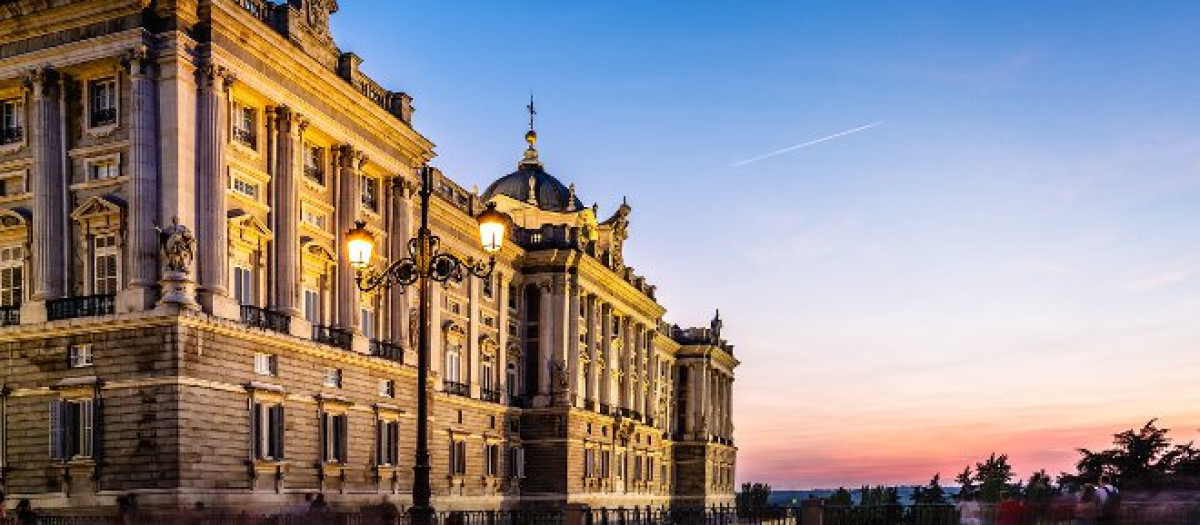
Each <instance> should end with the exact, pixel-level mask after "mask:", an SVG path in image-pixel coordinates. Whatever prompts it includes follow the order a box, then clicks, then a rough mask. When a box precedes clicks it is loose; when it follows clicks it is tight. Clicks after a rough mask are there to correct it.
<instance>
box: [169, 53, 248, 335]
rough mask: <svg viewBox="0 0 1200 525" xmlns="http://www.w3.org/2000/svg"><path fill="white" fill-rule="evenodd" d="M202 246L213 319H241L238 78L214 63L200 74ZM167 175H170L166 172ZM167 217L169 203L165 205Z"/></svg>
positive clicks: (206, 300)
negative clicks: (236, 267) (232, 206)
mask: <svg viewBox="0 0 1200 525" xmlns="http://www.w3.org/2000/svg"><path fill="white" fill-rule="evenodd" d="M196 83H197V85H198V87H199V91H198V98H197V100H196V126H195V129H196V136H195V144H196V154H195V155H196V157H195V176H196V182H195V183H196V187H197V188H198V189H199V191H197V192H196V206H195V209H196V223H195V224H196V241H197V244H199V246H200V250H199V253H198V256H199V257H198V264H197V267H198V268H197V275H198V278H197V281H198V284H199V286H198V287H197V292H198V295H199V299H200V304H201V307H202V308H203V309H204V310H206V311H208V312H209V313H210V314H212V315H215V316H218V317H225V318H229V319H237V318H238V316H239V315H240V314H239V310H238V307H237V306H238V305H237V302H236V301H235V300H234V299H233V298H232V297H230V294H229V267H228V264H229V224H228V222H227V219H226V213H227V211H226V210H227V203H226V200H227V198H226V194H225V191H226V189H225V187H226V182H225V181H226V178H227V174H226V166H225V145H226V142H227V139H226V133H227V130H228V128H229V126H228V122H229V118H228V114H229V108H228V95H229V88H230V86H232V84H233V76H232V75H230V74H229V73H228V72H227V71H226V70H225V69H224V68H221V67H219V66H217V65H215V64H213V63H212V62H211V61H209V62H206V63H203V64H201V66H200V67H199V68H197V70H196ZM164 173H165V171H164ZM163 209H164V212H165V210H166V204H165V203H164V208H163Z"/></svg>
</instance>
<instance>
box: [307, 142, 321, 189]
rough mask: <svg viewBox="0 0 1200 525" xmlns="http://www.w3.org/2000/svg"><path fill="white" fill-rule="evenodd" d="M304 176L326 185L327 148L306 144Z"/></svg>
mask: <svg viewBox="0 0 1200 525" xmlns="http://www.w3.org/2000/svg"><path fill="white" fill-rule="evenodd" d="M304 176H305V177H306V178H308V180H311V181H313V182H315V183H317V184H320V185H322V186H324V185H325V150H324V149H323V148H321V147H320V146H313V145H312V144H305V145H304Z"/></svg>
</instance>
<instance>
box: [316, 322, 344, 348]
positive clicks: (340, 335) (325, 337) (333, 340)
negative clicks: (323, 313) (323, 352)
mask: <svg viewBox="0 0 1200 525" xmlns="http://www.w3.org/2000/svg"><path fill="white" fill-rule="evenodd" d="M312 340H313V341H316V342H318V343H321V344H323V345H329V346H333V347H337V348H341V349H342V350H350V349H351V348H353V345H354V334H352V333H350V331H349V330H342V329H341V328H334V327H332V326H322V325H319V324H318V325H313V334H312Z"/></svg>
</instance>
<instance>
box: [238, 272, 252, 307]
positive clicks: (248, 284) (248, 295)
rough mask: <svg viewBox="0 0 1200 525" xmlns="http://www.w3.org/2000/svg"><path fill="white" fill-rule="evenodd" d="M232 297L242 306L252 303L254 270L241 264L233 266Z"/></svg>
mask: <svg viewBox="0 0 1200 525" xmlns="http://www.w3.org/2000/svg"><path fill="white" fill-rule="evenodd" d="M233 298H234V299H237V302H238V303H239V304H241V305H243V306H249V305H253V304H254V303H255V302H256V301H255V300H254V272H252V271H250V269H249V268H246V267H242V266H234V267H233Z"/></svg>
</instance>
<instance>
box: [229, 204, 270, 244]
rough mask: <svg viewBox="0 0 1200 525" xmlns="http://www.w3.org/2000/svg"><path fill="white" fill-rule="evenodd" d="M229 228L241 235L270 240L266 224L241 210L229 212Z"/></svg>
mask: <svg viewBox="0 0 1200 525" xmlns="http://www.w3.org/2000/svg"><path fill="white" fill-rule="evenodd" d="M229 227H230V228H237V229H238V230H241V232H242V234H243V235H245V234H247V233H248V234H251V235H254V236H257V237H261V238H264V239H270V238H271V237H272V236H271V228H270V227H268V226H267V224H266V223H264V222H263V221H261V220H259V218H258V217H255V216H254V214H251V213H246V212H245V211H242V210H231V211H230V212H229Z"/></svg>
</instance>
